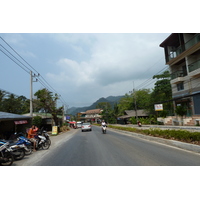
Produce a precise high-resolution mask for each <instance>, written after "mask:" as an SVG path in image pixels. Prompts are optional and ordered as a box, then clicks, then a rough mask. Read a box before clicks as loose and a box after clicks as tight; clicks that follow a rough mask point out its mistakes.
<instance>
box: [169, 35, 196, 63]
mask: <svg viewBox="0 0 200 200" xmlns="http://www.w3.org/2000/svg"><path fill="white" fill-rule="evenodd" d="M198 42H200V33H198V34H196V35H195V36H194V37H193V38H192V39H190V40H189V41H187V42H186V43H185V44H184V45H180V46H178V47H177V48H175V49H173V50H172V51H171V52H170V54H169V56H168V61H170V60H172V59H173V58H176V57H177V56H178V55H180V54H181V53H183V52H184V51H185V50H187V49H189V48H190V47H192V46H194V45H195V44H197V43H198Z"/></svg>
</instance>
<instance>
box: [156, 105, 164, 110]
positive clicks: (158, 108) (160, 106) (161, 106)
mask: <svg viewBox="0 0 200 200" xmlns="http://www.w3.org/2000/svg"><path fill="white" fill-rule="evenodd" d="M154 108H155V111H162V110H163V105H162V104H154Z"/></svg>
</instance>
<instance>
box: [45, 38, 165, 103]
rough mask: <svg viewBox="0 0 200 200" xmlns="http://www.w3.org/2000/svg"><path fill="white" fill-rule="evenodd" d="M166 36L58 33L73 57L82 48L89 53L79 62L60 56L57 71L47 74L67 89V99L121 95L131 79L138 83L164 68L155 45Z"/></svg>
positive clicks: (81, 51)
mask: <svg viewBox="0 0 200 200" xmlns="http://www.w3.org/2000/svg"><path fill="white" fill-rule="evenodd" d="M166 37H167V34H164V35H162V34H70V35H68V34H66V35H63V34H62V35H59V38H58V37H57V39H59V42H61V41H63V42H66V44H69V43H70V44H71V45H72V47H73V49H74V53H75V54H76V56H77V58H78V57H79V56H80V54H83V52H84V50H87V51H86V52H84V53H85V54H88V55H89V56H88V57H87V59H83V60H82V61H78V59H76V58H75V59H69V58H67V57H65V58H61V59H59V60H58V61H57V63H56V65H57V71H58V72H56V73H48V74H47V76H48V77H49V78H50V79H51V80H52V81H53V83H54V85H55V84H56V85H59V87H60V89H61V88H63V89H62V90H64V88H65V90H67V91H68V92H70V97H68V99H69V98H71V99H72V98H74V99H77V98H79V97H80V96H81V99H82V101H83V102H85V103H86V102H87V103H88V104H89V102H91V103H92V102H93V101H94V100H97V99H98V98H100V97H102V96H104V97H107V96H109V95H122V94H125V93H126V92H128V91H129V90H131V89H132V82H133V80H134V81H135V82H137V83H139V84H141V83H142V82H144V81H145V80H146V79H149V78H151V77H152V76H153V75H154V74H156V73H157V72H158V71H160V70H161V69H162V68H164V67H165V65H164V52H163V49H162V48H160V47H159V44H160V43H161V42H162V41H163V40H164V39H165V38H166ZM161 58H163V60H162V59H161ZM160 59H161V62H158V60H160ZM155 63H157V64H155ZM162 63H163V64H162ZM128 83H130V84H128ZM127 85H128V87H127ZM136 86H137V85H136ZM68 94H69V93H68Z"/></svg>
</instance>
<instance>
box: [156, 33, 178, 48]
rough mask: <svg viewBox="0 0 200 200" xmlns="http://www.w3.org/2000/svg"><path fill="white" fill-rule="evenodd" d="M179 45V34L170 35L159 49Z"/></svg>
mask: <svg viewBox="0 0 200 200" xmlns="http://www.w3.org/2000/svg"><path fill="white" fill-rule="evenodd" d="M175 43H177V45H179V33H172V34H171V35H169V36H168V37H167V38H166V39H165V40H164V41H163V42H162V43H161V44H160V47H165V46H174V45H175Z"/></svg>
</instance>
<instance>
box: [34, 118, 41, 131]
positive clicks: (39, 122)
mask: <svg viewBox="0 0 200 200" xmlns="http://www.w3.org/2000/svg"><path fill="white" fill-rule="evenodd" d="M33 124H34V125H36V126H37V127H39V128H40V127H41V125H42V117H40V116H35V117H33Z"/></svg>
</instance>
